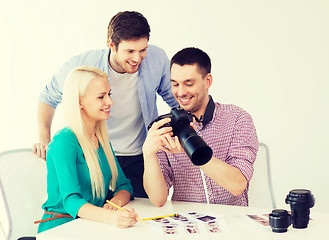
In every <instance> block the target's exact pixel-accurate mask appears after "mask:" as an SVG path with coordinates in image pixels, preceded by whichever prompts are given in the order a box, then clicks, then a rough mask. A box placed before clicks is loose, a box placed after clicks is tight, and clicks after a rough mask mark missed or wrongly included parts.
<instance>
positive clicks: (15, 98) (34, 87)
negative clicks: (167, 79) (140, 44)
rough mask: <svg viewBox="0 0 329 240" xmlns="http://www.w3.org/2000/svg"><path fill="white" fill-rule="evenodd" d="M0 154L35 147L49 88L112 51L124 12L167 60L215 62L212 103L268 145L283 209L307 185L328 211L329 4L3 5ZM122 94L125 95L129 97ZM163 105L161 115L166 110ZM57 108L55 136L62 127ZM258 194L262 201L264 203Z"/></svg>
mask: <svg viewBox="0 0 329 240" xmlns="http://www.w3.org/2000/svg"><path fill="white" fill-rule="evenodd" d="M0 3H1V4H0V29H1V32H0V33H1V36H0V110H1V117H0V121H1V124H0V151H4V150H8V149H15V148H22V147H31V146H32V144H33V143H34V142H36V141H37V140H38V131H37V118H36V111H37V103H38V95H39V92H40V91H41V89H42V87H43V86H44V85H45V83H46V82H47V81H49V80H50V78H51V76H52V74H53V73H55V72H56V71H57V70H58V69H59V68H60V66H61V65H62V64H63V63H64V62H65V61H66V60H68V58H70V57H72V56H73V55H76V54H79V53H81V52H84V51H86V50H89V49H99V48H103V47H105V46H106V34H107V25H108V22H109V20H110V18H111V17H112V16H113V15H115V14H116V13H117V12H119V11H125V10H136V11H139V12H141V13H142V14H143V15H144V16H145V17H146V18H147V19H148V21H149V24H150V26H151V38H150V43H151V44H155V45H158V46H160V47H162V48H163V49H164V50H165V51H166V53H167V55H168V57H169V58H171V57H172V56H173V54H174V53H176V52H177V51H178V50H180V49H182V48H184V47H187V46H194V47H199V48H201V49H203V50H204V51H206V52H207V53H208V54H209V55H210V57H211V59H212V64H213V70H212V74H213V77H214V83H213V86H212V88H211V94H212V96H213V98H214V99H215V100H216V101H218V102H221V103H232V104H235V105H238V106H240V107H242V108H244V109H245V110H246V111H248V112H249V113H250V114H251V115H252V117H253V119H254V123H255V125H256V129H257V133H258V137H259V140H260V141H261V142H264V143H266V144H267V145H268V146H269V148H270V151H271V152H270V154H271V160H272V170H273V181H274V182H273V184H274V190H275V196H276V201H277V205H278V207H281V208H288V206H287V205H286V204H285V203H284V199H285V197H286V195H287V193H288V192H289V190H291V189H294V188H307V189H310V190H311V191H312V193H313V194H314V196H315V197H316V204H315V207H314V209H315V210H318V211H319V210H322V211H327V212H329V205H328V203H329V187H328V186H329V184H328V180H327V176H328V168H329V164H328V162H329V157H328V150H329V127H328V125H329V114H328V113H329V108H328V102H329V101H328V100H329V97H328V90H329V44H328V43H329V1H327V0H322V1H321V0H226V1H225V0H217V1H215V0H214V1H211V0H203V1H192V0H186V1H179V0H166V1H161V2H160V1H152V0H149V1H147V0H143V1H130V0H129V1H110V0H93V1H86V0H79V1H76V0H74V1H70V0H29V1H26V0H11V1H4V0H0ZM123 97H124V96H123ZM168 110H169V109H168V108H167V107H166V105H165V104H164V103H162V102H160V101H159V111H160V113H167V112H168ZM62 121H63V118H62V113H61V109H60V107H59V109H58V111H57V113H56V116H55V119H54V124H53V129H52V130H53V132H55V131H57V130H58V129H59V128H61V127H62ZM260 197H261V196H260Z"/></svg>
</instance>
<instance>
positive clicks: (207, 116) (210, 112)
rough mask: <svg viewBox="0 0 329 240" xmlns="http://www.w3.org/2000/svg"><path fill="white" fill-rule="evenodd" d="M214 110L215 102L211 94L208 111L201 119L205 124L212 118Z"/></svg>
mask: <svg viewBox="0 0 329 240" xmlns="http://www.w3.org/2000/svg"><path fill="white" fill-rule="evenodd" d="M214 111H215V103H214V100H213V99H212V97H211V96H210V95H209V102H208V104H207V107H206V111H205V113H204V115H203V116H202V119H201V122H202V125H203V126H206V125H207V124H208V123H209V122H210V121H211V120H212V118H213V115H214Z"/></svg>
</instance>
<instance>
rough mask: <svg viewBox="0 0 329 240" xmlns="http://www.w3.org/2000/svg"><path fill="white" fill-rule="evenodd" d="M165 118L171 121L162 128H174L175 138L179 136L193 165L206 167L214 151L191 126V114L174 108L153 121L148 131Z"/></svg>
mask: <svg viewBox="0 0 329 240" xmlns="http://www.w3.org/2000/svg"><path fill="white" fill-rule="evenodd" d="M164 118H170V119H171V121H170V122H169V123H166V124H164V125H163V126H161V127H172V129H173V133H174V136H178V139H179V142H180V144H181V145H182V146H183V148H184V150H185V152H186V154H187V155H188V157H189V158H190V159H191V161H192V163H193V164H195V165H198V166H200V165H204V164H206V163H207V162H208V161H209V160H210V159H211V157H212V149H211V148H210V147H209V146H208V145H207V143H206V142H205V141H204V140H203V139H202V138H201V137H200V136H199V135H198V134H197V133H196V132H195V131H194V129H193V128H192V127H191V126H190V122H192V121H193V115H192V114H191V113H189V112H186V111H185V110H184V109H182V108H172V109H171V111H170V113H168V114H164V115H161V116H159V117H158V118H157V119H155V120H154V121H152V122H151V123H150V124H149V125H148V128H147V129H150V128H151V126H152V124H153V123H154V122H157V121H159V120H161V119H164Z"/></svg>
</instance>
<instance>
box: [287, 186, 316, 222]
mask: <svg viewBox="0 0 329 240" xmlns="http://www.w3.org/2000/svg"><path fill="white" fill-rule="evenodd" d="M314 202H315V199H314V196H313V194H311V191H309V190H306V189H294V190H291V191H289V194H288V195H287V197H286V203H287V204H290V209H291V222H292V225H293V227H294V228H307V225H308V222H309V218H310V217H309V215H310V208H312V207H313V206H314Z"/></svg>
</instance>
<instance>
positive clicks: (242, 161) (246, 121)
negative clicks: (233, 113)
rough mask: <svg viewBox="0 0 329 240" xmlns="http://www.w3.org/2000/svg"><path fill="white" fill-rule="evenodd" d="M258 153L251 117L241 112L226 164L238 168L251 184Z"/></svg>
mask: <svg viewBox="0 0 329 240" xmlns="http://www.w3.org/2000/svg"><path fill="white" fill-rule="evenodd" d="M257 151H258V138H257V134H256V129H255V126H254V123H253V120H252V118H251V116H250V115H249V114H248V113H247V112H245V111H241V112H240V114H238V115H237V119H236V122H235V127H234V133H233V136H232V142H231V147H230V149H229V153H228V159H227V160H226V163H228V164H230V165H231V166H234V167H236V168H238V169H239V170H240V171H241V173H242V174H243V175H244V177H245V178H246V179H247V181H248V182H249V181H250V179H251V177H252V175H253V172H254V168H253V164H254V162H255V159H256V156H257Z"/></svg>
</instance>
